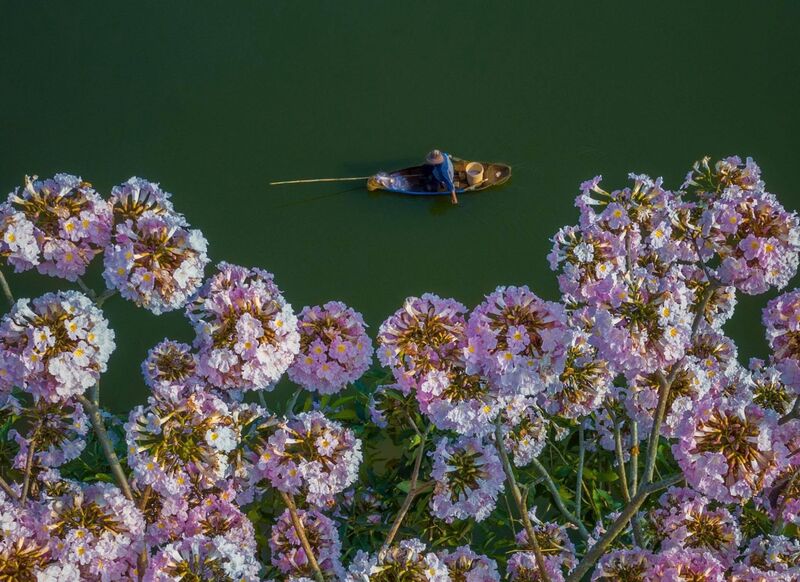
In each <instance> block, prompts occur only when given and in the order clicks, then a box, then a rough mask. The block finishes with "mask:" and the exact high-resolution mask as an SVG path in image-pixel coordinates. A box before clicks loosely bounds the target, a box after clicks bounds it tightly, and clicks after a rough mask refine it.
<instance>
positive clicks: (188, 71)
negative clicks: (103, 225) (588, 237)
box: [0, 0, 800, 411]
mask: <svg viewBox="0 0 800 582" xmlns="http://www.w3.org/2000/svg"><path fill="white" fill-rule="evenodd" d="M798 23H800V3H798V2H788V1H787V2H769V3H767V2H732V1H727V2H702V3H695V2H674V3H654V2H652V3H642V2H613V3H612V2H591V3H590V2H550V3H542V2H529V1H525V2H522V1H519V2H494V3H492V2H468V1H460V2H455V1H439V2H424V3H423V2H397V1H395V2H384V1H377V0H363V1H340V2H332V1H330V2H311V1H309V2H297V1H293V2H288V1H281V0H258V1H255V0H247V1H230V2H211V1H207V0H202V1H201V0H193V1H191V2H189V1H182V0H180V1H179V0H172V1H170V2H152V1H144V2H128V3H117V2H105V3H101V2H88V1H71V2H43V1H33V0H31V1H26V2H23V1H17V2H12V1H9V0H5V1H3V2H2V18H0V54H1V55H2V56H0V80H1V81H2V89H0V189H3V192H8V191H10V190H11V189H12V188H13V187H15V186H16V185H18V184H20V183H21V181H22V177H23V175H24V174H26V173H28V174H34V173H35V174H38V175H40V176H49V175H52V174H53V173H55V172H60V171H63V172H71V173H75V174H80V175H81V176H83V177H84V178H85V179H87V180H90V181H91V182H93V183H94V184H95V186H96V187H97V188H98V189H99V190H100V191H102V192H105V193H107V192H108V191H109V190H110V188H111V187H112V186H113V185H114V184H116V183H119V182H122V181H124V180H126V179H127V178H128V177H129V176H131V175H139V176H143V177H146V178H149V179H152V180H154V181H159V182H161V184H162V186H163V187H164V188H165V189H166V190H168V191H170V192H172V193H173V194H174V203H175V206H176V208H177V209H178V210H180V211H181V212H183V213H184V214H185V215H186V216H187V218H188V219H189V221H190V222H191V223H192V225H193V226H195V227H198V228H200V229H202V231H203V232H204V234H205V235H206V237H207V238H208V240H209V242H210V255H211V258H212V260H213V261H215V262H216V261H221V260H226V261H230V262H235V263H240V264H243V265H248V266H261V267H264V268H266V269H268V270H270V271H273V272H274V273H275V276H276V280H277V282H278V284H279V285H280V287H281V288H282V289H283V290H284V291H285V293H286V295H287V298H288V299H289V301H291V303H292V304H293V305H294V306H295V307H296V308H297V309H298V310H299V309H300V308H301V307H302V306H303V305H307V304H313V303H321V302H324V301H327V300H330V299H340V300H342V301H345V302H346V303H348V304H350V305H352V306H353V307H355V308H356V309H358V310H360V311H362V312H363V313H364V315H365V317H366V319H367V322H368V323H369V324H370V325H371V326H372V331H373V334H374V332H375V331H376V328H377V326H378V325H379V324H380V322H381V321H382V320H383V318H384V317H386V316H387V315H388V314H390V313H391V312H392V311H394V310H395V309H396V308H397V307H399V306H400V304H401V303H402V301H403V299H404V298H405V297H406V296H408V295H412V294H420V293H423V292H425V291H433V292H436V293H438V294H440V295H445V296H453V297H456V298H458V299H460V300H461V301H463V302H464V303H466V304H467V305H469V306H473V305H475V304H476V303H478V302H479V301H480V300H481V298H482V296H483V295H484V294H485V293H488V292H490V291H491V290H493V289H494V287H495V286H497V285H498V284H528V285H530V286H531V287H532V288H533V289H534V290H535V291H536V292H537V293H538V294H540V295H542V296H544V297H546V298H550V299H555V298H556V297H557V286H556V280H555V277H554V275H553V274H552V273H551V272H550V271H549V269H548V266H547V261H546V259H545V255H546V254H547V252H548V251H549V249H550V242H549V238H550V237H551V236H552V235H553V234H554V233H555V231H556V230H557V229H558V227H559V226H561V225H563V224H572V223H574V222H576V220H577V213H576V210H575V208H574V207H573V199H574V197H575V194H576V193H577V186H578V184H579V183H580V182H581V181H582V180H584V179H586V178H589V177H592V176H594V175H595V174H603V175H604V176H605V177H606V181H605V182H604V184H605V185H606V186H607V187H617V186H623V185H624V184H625V177H626V175H627V173H628V172H629V171H637V172H644V173H649V174H651V175H653V176H658V175H662V176H664V178H665V179H666V181H667V185H668V186H675V187H677V186H678V185H679V183H680V182H681V180H682V178H683V176H684V175H685V173H686V171H687V170H688V168H689V166H690V165H691V163H692V161H693V160H695V159H697V158H699V157H702V156H703V155H705V154H709V155H711V156H714V157H719V156H724V155H730V154H734V153H738V154H741V155H743V156H746V155H751V156H753V157H754V158H756V160H757V161H758V162H759V164H761V166H762V168H763V172H764V177H765V179H766V182H767V185H768V187H769V189H770V190H771V191H773V192H776V193H777V194H778V195H779V196H780V197H781V200H782V201H783V203H784V204H785V205H786V206H787V207H788V208H793V209H798V208H800V195H798V179H797V175H798V154H800V146H799V145H798V135H800V111H799V110H798V104H800V36H798V34H797V28H798ZM433 147H439V148H442V149H444V150H446V151H448V152H450V153H453V154H456V155H459V156H461V157H465V158H472V159H480V160H501V161H506V162H508V163H510V164H512V165H513V167H514V176H513V178H512V180H511V182H510V183H509V184H508V185H507V186H505V187H503V188H500V189H497V190H492V191H488V192H485V193H481V194H474V195H465V196H463V197H462V204H461V205H460V206H458V207H451V206H450V204H449V203H448V200H447V199H446V198H442V199H436V200H425V199H415V198H411V197H402V196H395V195H387V194H377V193H374V194H371V193H368V192H367V191H366V189H365V188H363V187H362V186H360V185H358V184H353V183H350V184H347V183H345V184H333V185H330V184H328V185H325V184H322V185H310V186H283V187H275V188H270V187H269V186H268V185H267V184H268V182H269V181H271V180H280V179H292V178H302V177H329V176H360V175H366V174H370V173H373V172H375V171H377V170H379V169H392V168H395V167H402V166H406V165H411V164H414V163H417V162H418V161H419V160H420V159H421V158H422V156H424V154H425V153H426V152H427V151H428V150H429V149H431V148H433ZM9 279H10V282H11V284H12V286H13V288H14V291H15V292H16V294H17V295H18V296H31V295H38V294H40V293H42V292H43V291H44V290H49V289H56V288H66V287H67V286H68V284H67V283H64V282H62V281H59V280H55V279H50V278H44V277H41V276H38V275H34V274H30V273H29V274H25V275H11V276H10V277H9ZM88 280H89V281H91V282H92V283H93V284H94V285H95V286H96V287H100V286H101V284H102V283H101V278H100V274H99V270H98V269H95V270H94V271H93V272H92V273H90V274H89V276H88ZM793 284H796V281H795V282H793ZM766 299H767V298H766V297H764V296H762V297H757V298H750V297H744V298H740V308H739V310H738V312H737V316H736V317H735V319H734V320H733V321H732V322H731V323H730V324H729V325H728V327H727V330H728V332H729V333H730V334H731V335H732V336H733V337H734V338H735V339H736V340H737V341H738V342H739V345H740V355H741V357H742V359H743V361H746V358H747V357H749V356H750V355H759V356H764V355H765V353H766V351H765V345H764V340H763V333H762V330H761V326H760V323H759V319H760V309H761V307H762V306H763V305H764V304H765V302H766ZM106 311H107V314H108V317H109V318H110V320H111V323H112V326H113V328H114V329H115V330H116V332H117V343H118V349H117V351H116V352H115V354H114V355H113V356H112V359H111V362H110V371H109V373H108V374H107V375H106V377H105V379H104V381H103V390H102V393H103V401H104V403H106V404H108V405H109V406H110V407H111V408H112V409H115V410H117V411H123V410H126V409H128V408H130V407H131V406H132V405H134V404H136V403H141V402H143V401H144V399H145V397H146V394H147V391H146V389H145V387H144V385H143V384H142V382H141V380H140V376H139V373H138V367H139V363H140V362H141V360H142V359H143V358H144V356H145V354H146V351H147V349H148V348H149V347H151V346H152V345H154V344H155V343H156V342H157V341H159V340H160V339H162V338H163V337H165V336H170V337H173V338H175V339H180V340H184V341H187V340H190V339H191V337H192V332H191V329H190V328H189V326H188V324H187V323H186V322H185V320H184V319H183V317H182V315H181V314H180V313H172V314H168V315H165V316H162V317H158V318H157V317H155V316H152V315H150V314H149V313H148V312H145V311H143V310H140V309H136V308H134V307H133V306H132V305H130V304H128V303H126V302H125V301H123V300H121V299H119V298H115V299H113V300H111V301H109V302H108V303H107V309H106Z"/></svg>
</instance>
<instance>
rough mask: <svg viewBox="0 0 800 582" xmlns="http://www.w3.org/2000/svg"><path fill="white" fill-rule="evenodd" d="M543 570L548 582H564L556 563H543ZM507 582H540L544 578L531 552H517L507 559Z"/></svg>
mask: <svg viewBox="0 0 800 582" xmlns="http://www.w3.org/2000/svg"><path fill="white" fill-rule="evenodd" d="M544 567H545V570H546V572H547V577H548V578H549V579H550V582H564V574H563V573H562V571H561V568H560V566H559V565H558V564H557V563H556V562H545V566H544ZM507 570H508V580H509V582H542V581H543V580H544V577H543V576H542V571H541V570H540V569H539V564H538V563H537V562H536V556H535V555H534V553H533V552H528V551H518V552H514V553H513V554H511V557H510V558H509V559H508V567H507Z"/></svg>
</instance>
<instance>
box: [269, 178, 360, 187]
mask: <svg viewBox="0 0 800 582" xmlns="http://www.w3.org/2000/svg"><path fill="white" fill-rule="evenodd" d="M371 177H372V176H355V177H353V178H306V179H304V180H282V181H280V182H270V183H269V185H270V186H280V185H281V184H313V183H314V182H353V181H355V180H366V179H367V178H371Z"/></svg>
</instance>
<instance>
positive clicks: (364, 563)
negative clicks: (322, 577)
mask: <svg viewBox="0 0 800 582" xmlns="http://www.w3.org/2000/svg"><path fill="white" fill-rule="evenodd" d="M395 580H414V581H415V582H416V581H419V582H450V580H451V578H450V575H449V573H448V571H447V565H446V564H445V563H444V562H443V561H442V560H441V558H439V556H437V555H436V554H435V553H434V552H428V551H427V548H426V547H425V544H424V543H422V542H421V541H419V540H418V539H410V540H402V541H400V542H397V543H395V544H393V545H392V546H390V547H389V548H388V549H387V550H386V552H382V553H381V554H380V555H370V554H367V553H366V552H364V551H363V550H359V551H358V552H356V555H355V557H354V558H353V561H352V562H351V563H350V566H349V567H348V570H347V575H346V576H345V582H393V581H395Z"/></svg>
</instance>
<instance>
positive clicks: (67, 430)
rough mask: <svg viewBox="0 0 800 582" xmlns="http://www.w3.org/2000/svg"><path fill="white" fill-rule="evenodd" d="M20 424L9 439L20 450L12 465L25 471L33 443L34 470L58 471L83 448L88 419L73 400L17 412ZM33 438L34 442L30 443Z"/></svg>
mask: <svg viewBox="0 0 800 582" xmlns="http://www.w3.org/2000/svg"><path fill="white" fill-rule="evenodd" d="M20 416H21V419H20V420H21V422H19V423H16V424H15V428H12V429H11V430H10V431H9V433H8V436H9V438H11V439H14V440H15V441H16V443H17V445H18V446H19V451H18V452H17V454H16V456H15V457H14V460H13V461H12V465H13V466H14V467H15V468H17V469H19V470H24V468H25V464H26V462H27V457H28V450H29V448H30V446H31V443H32V442H33V446H34V450H35V451H36V452H35V453H34V455H33V462H34V466H37V467H41V468H47V467H58V466H60V465H63V464H64V463H66V462H67V461H71V460H72V459H75V458H77V457H78V456H79V455H80V454H81V452H82V451H83V449H84V447H85V446H86V440H85V438H86V434H87V432H88V431H89V419H88V418H87V416H86V414H85V413H84V411H83V407H82V406H81V405H80V404H78V403H77V402H73V401H72V400H67V401H62V402H49V401H46V400H43V399H40V400H39V401H37V402H33V403H32V404H31V405H29V406H27V407H24V408H22V410H21V411H20ZM34 437H35V440H33V439H34Z"/></svg>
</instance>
